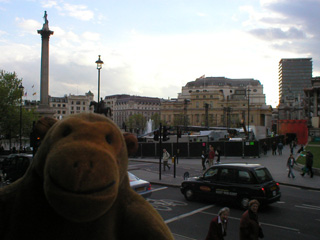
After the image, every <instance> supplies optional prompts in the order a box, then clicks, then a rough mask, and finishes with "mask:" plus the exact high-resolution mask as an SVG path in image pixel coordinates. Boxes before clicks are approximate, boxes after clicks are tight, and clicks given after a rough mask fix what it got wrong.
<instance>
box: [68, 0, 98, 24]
mask: <svg viewBox="0 0 320 240" xmlns="http://www.w3.org/2000/svg"><path fill="white" fill-rule="evenodd" d="M87 8H88V7H87V6H85V5H72V4H69V3H65V4H63V11H65V12H67V15H69V16H71V17H74V18H77V19H80V20H83V21H89V20H91V19H93V17H94V13H93V12H92V11H90V10H88V9H87Z"/></svg>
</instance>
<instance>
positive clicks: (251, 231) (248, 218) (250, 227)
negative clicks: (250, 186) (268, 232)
mask: <svg viewBox="0 0 320 240" xmlns="http://www.w3.org/2000/svg"><path fill="white" fill-rule="evenodd" d="M259 205H260V203H259V201H258V200H255V199H253V200H251V201H250V202H249V209H248V210H247V211H245V212H244V213H243V214H242V217H241V219H240V240H258V239H259V238H263V237H264V236H263V232H262V228H261V226H260V223H259V220H258V209H259Z"/></svg>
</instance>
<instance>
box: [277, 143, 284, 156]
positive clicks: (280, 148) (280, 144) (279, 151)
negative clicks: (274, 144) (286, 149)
mask: <svg viewBox="0 0 320 240" xmlns="http://www.w3.org/2000/svg"><path fill="white" fill-rule="evenodd" d="M282 149H283V143H282V142H279V143H278V153H279V155H282Z"/></svg>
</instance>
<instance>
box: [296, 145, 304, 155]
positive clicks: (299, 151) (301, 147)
mask: <svg viewBox="0 0 320 240" xmlns="http://www.w3.org/2000/svg"><path fill="white" fill-rule="evenodd" d="M303 151H304V146H303V145H301V146H300V148H299V150H298V151H297V153H301V152H303Z"/></svg>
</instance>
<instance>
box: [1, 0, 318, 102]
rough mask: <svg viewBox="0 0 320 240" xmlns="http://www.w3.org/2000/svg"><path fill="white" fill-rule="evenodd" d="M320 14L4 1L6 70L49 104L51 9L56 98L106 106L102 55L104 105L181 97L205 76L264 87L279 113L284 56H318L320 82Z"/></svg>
mask: <svg viewBox="0 0 320 240" xmlns="http://www.w3.org/2000/svg"><path fill="white" fill-rule="evenodd" d="M319 10H320V0H260V1H259V0H224V1H221V0H196V1H195V0H75V1H72V0H49V1H46V0H0V70H5V71H7V72H14V71H15V72H16V73H17V74H18V77H19V78H22V79H23V85H24V87H25V89H26V92H27V93H28V96H27V97H26V98H27V99H29V100H34V99H39V98H40V92H39V91H40V57H41V36H40V35H39V34H37V30H39V29H41V28H42V25H43V23H44V19H43V15H44V11H47V14H48V20H49V27H50V30H52V31H54V35H52V36H51V37H50V85H49V86H50V87H49V94H50V95H51V96H56V97H60V96H61V97H62V96H64V95H65V94H67V95H69V94H76V95H84V94H85V93H86V92H88V91H89V90H91V91H92V92H93V93H94V94H95V100H97V88H98V87H97V85H98V84H97V79H98V77H97V75H98V74H97V69H96V64H95V61H96V60H97V59H98V55H101V58H102V60H103V61H104V65H103V69H102V70H101V93H100V96H102V97H104V96H106V95H111V94H131V95H139V96H149V97H159V98H165V99H167V98H176V97H177V95H178V93H179V92H181V88H182V86H184V85H186V83H187V82H190V81H194V80H195V79H196V78H198V77H200V76H202V75H205V76H206V77H221V76H222V77H226V78H253V79H256V80H259V81H260V82H261V84H263V86H264V93H265V94H266V101H267V104H271V105H272V106H273V107H276V106H277V104H278V98H279V85H278V64H279V61H280V60H281V58H309V57H310V58H312V59H313V76H314V77H315V76H320V66H319V64H320V31H319V29H320V26H319V25H320V14H319ZM32 86H34V87H32ZM34 92H36V93H37V94H36V95H35V96H32V94H33V93H34Z"/></svg>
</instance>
